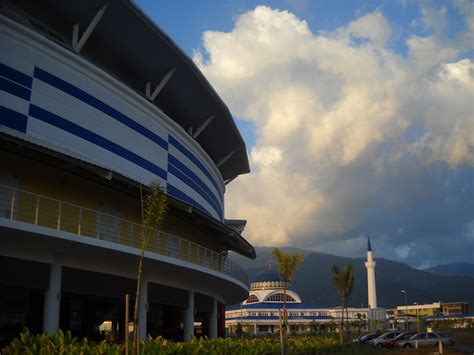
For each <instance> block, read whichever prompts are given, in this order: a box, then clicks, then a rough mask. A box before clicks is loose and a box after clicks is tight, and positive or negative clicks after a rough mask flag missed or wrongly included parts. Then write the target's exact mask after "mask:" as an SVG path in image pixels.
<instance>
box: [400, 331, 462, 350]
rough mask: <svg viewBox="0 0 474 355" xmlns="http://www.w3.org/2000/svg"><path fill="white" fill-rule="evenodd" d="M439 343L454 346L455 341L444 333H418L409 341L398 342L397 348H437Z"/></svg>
mask: <svg viewBox="0 0 474 355" xmlns="http://www.w3.org/2000/svg"><path fill="white" fill-rule="evenodd" d="M439 343H443V345H444V346H448V345H453V344H454V341H453V340H452V339H451V338H450V337H448V336H447V335H445V334H443V333H417V334H415V335H413V336H412V337H411V338H410V339H408V340H403V341H400V342H398V343H397V344H396V345H395V346H396V347H397V348H405V349H409V348H415V347H416V346H417V345H418V347H419V348H424V347H429V346H437V345H438V344H439Z"/></svg>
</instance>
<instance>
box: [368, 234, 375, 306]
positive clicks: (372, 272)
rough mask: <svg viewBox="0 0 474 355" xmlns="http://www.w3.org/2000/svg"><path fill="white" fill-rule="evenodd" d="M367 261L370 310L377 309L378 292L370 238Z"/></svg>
mask: <svg viewBox="0 0 474 355" xmlns="http://www.w3.org/2000/svg"><path fill="white" fill-rule="evenodd" d="M367 241H368V243H367V261H366V262H365V267H366V268H367V294H368V296H369V308H377V290H376V289H375V261H374V256H373V255H372V246H371V245H370V238H367Z"/></svg>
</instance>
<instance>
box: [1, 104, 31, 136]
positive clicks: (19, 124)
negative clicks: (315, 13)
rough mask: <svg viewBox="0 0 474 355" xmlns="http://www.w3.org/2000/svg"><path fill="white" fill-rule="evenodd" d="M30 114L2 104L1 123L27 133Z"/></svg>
mask: <svg viewBox="0 0 474 355" xmlns="http://www.w3.org/2000/svg"><path fill="white" fill-rule="evenodd" d="M27 123H28V116H26V115H23V114H21V113H19V112H16V111H13V110H10V109H9V108H6V107H5V106H0V125H1V126H6V127H8V128H11V129H14V130H17V131H20V132H23V133H26V125H27Z"/></svg>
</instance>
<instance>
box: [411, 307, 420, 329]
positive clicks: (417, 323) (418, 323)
mask: <svg viewBox="0 0 474 355" xmlns="http://www.w3.org/2000/svg"><path fill="white" fill-rule="evenodd" d="M413 304H414V305H416V329H417V331H418V333H419V332H420V316H419V314H418V303H416V302H413Z"/></svg>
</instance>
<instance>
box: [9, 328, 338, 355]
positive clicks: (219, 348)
mask: <svg viewBox="0 0 474 355" xmlns="http://www.w3.org/2000/svg"><path fill="white" fill-rule="evenodd" d="M337 347H338V342H337V341H336V340H335V339H334V338H325V337H309V336H306V337H292V338H290V339H289V340H288V348H289V352H290V354H291V353H298V354H316V353H318V354H321V353H325V352H331V351H333V350H335V349H337ZM279 352H280V343H279V340H278V339H276V338H271V337H265V338H254V339H231V338H218V339H207V338H201V339H197V338H193V339H192V341H191V342H189V343H178V342H172V341H168V340H166V339H164V338H162V337H157V338H155V339H153V338H148V339H146V340H144V341H142V342H141V346H140V353H141V354H163V355H166V354H188V355H197V354H209V355H211V354H212V355H214V354H215V355H221V354H236V355H247V354H272V353H274V354H278V353H279ZM123 353H125V347H124V346H123V345H122V344H109V343H107V342H106V341H105V340H104V341H102V342H100V343H94V342H89V341H88V340H87V339H85V338H84V339H82V340H78V339H77V338H73V337H72V336H71V332H69V331H68V332H66V333H63V332H62V331H61V330H58V331H57V332H56V333H55V334H53V335H50V334H38V335H31V334H30V333H29V331H28V330H25V331H24V332H23V333H22V334H21V335H20V339H15V340H13V341H12V342H11V343H10V345H8V346H7V347H6V348H5V349H4V352H3V354H5V355H17V354H31V355H32V354H40V355H42V354H45V355H46V354H48V355H49V354H61V355H63V354H81V355H89V354H90V355H92V354H100V355H119V354H123ZM130 353H131V348H130Z"/></svg>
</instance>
